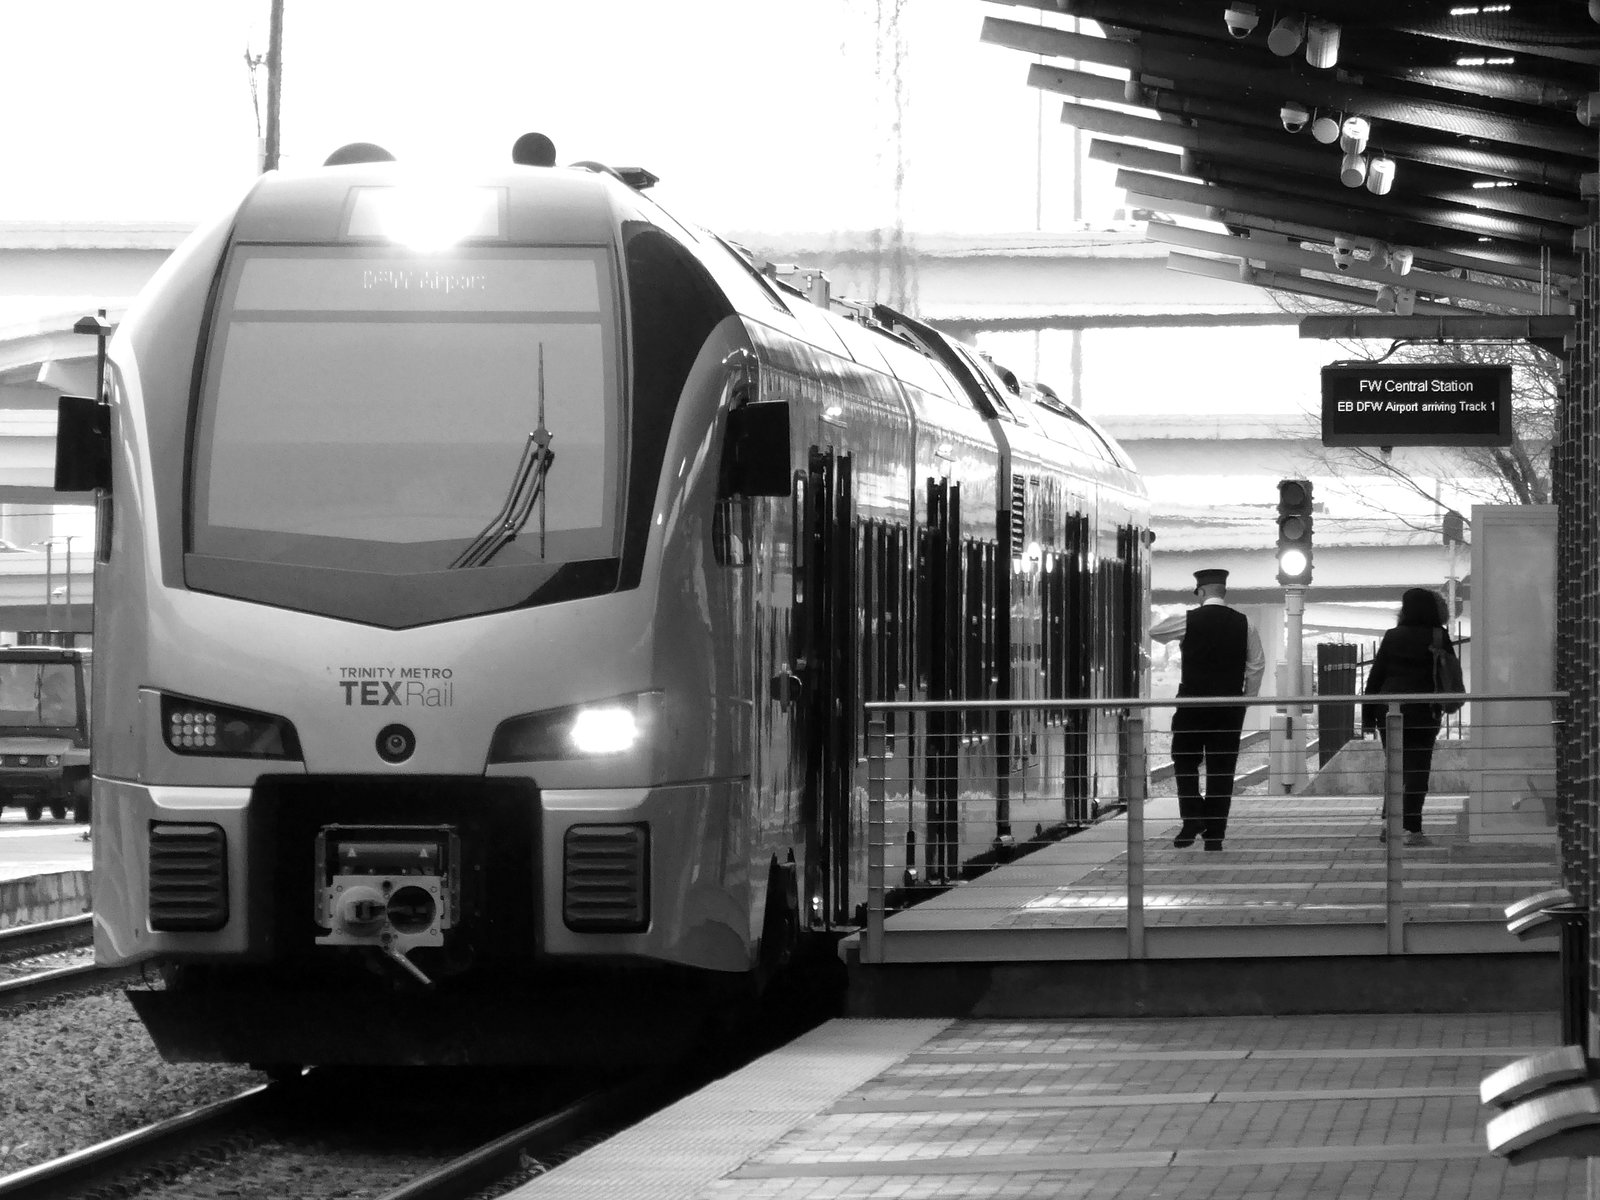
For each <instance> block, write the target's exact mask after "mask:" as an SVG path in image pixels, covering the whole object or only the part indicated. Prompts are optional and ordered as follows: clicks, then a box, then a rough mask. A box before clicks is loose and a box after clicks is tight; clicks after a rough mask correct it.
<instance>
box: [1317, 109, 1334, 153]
mask: <svg viewBox="0 0 1600 1200" xmlns="http://www.w3.org/2000/svg"><path fill="white" fill-rule="evenodd" d="M1311 136H1312V137H1314V138H1316V139H1317V141H1319V142H1321V143H1322V144H1323V145H1324V146H1331V145H1333V143H1335V142H1337V141H1338V140H1339V118H1338V116H1337V115H1335V114H1334V113H1331V112H1327V111H1326V110H1318V112H1317V115H1316V117H1315V119H1314V120H1313V121H1312V122H1311Z"/></svg>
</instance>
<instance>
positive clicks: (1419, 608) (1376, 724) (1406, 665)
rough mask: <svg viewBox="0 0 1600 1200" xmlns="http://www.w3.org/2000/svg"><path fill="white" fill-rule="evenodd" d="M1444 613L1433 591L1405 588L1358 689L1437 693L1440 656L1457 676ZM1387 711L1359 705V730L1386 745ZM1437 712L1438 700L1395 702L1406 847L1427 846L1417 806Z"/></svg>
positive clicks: (1436, 730) (1420, 801)
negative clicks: (1373, 733) (1396, 615)
mask: <svg viewBox="0 0 1600 1200" xmlns="http://www.w3.org/2000/svg"><path fill="white" fill-rule="evenodd" d="M1444 616H1445V612H1444V601H1443V600H1442V599H1441V598H1440V596H1439V594H1438V593H1437V592H1433V591H1429V590H1428V589H1427V588H1407V589H1406V590H1405V592H1404V594H1403V595H1401V597H1400V616H1399V619H1398V620H1397V621H1396V622H1395V626H1394V628H1393V629H1390V630H1389V631H1388V632H1386V633H1385V634H1384V635H1383V641H1382V642H1381V643H1380V644H1379V646H1378V652H1377V654H1375V655H1374V656H1373V659H1372V667H1371V669H1370V670H1369V671H1368V672H1367V685H1366V687H1365V688H1364V689H1362V694H1363V695H1368V696H1372V695H1381V694H1385V693H1387V694H1391V695H1393V694H1397V693H1406V692H1410V693H1421V692H1438V691H1440V690H1441V687H1440V681H1441V676H1440V675H1439V674H1437V673H1436V672H1437V671H1438V670H1439V666H1438V665H1436V662H1435V660H1436V658H1438V657H1440V656H1442V657H1443V658H1445V659H1447V660H1448V663H1447V664H1445V669H1446V670H1447V671H1448V670H1450V669H1451V668H1453V669H1454V675H1453V677H1452V676H1445V677H1444V678H1446V679H1450V678H1453V679H1457V680H1458V679H1459V678H1460V665H1459V663H1458V662H1457V660H1456V657H1455V647H1454V646H1453V645H1452V643H1451V641H1450V635H1449V633H1447V632H1446V631H1445V628H1444ZM1455 686H1459V685H1455ZM1388 710H1389V706H1388V705H1387V704H1382V703H1377V704H1363V705H1362V706H1361V727H1362V730H1363V731H1365V732H1371V731H1372V730H1377V733H1378V737H1379V739H1380V740H1381V741H1382V742H1383V744H1384V746H1385V747H1386V748H1387V746H1388V729H1387V728H1386V726H1387V721H1386V720H1385V718H1386V717H1387V715H1388ZM1452 711H1454V710H1453V709H1452ZM1441 712H1442V710H1441V708H1440V706H1439V705H1438V704H1428V703H1403V704H1401V705H1400V719H1401V723H1402V741H1401V750H1400V774H1401V786H1402V789H1403V792H1404V799H1403V801H1402V804H1401V810H1400V811H1401V825H1402V827H1403V828H1404V829H1405V844H1406V845H1407V846H1427V845H1431V844H1432V843H1431V841H1430V840H1429V838H1428V836H1427V835H1426V834H1424V833H1423V832H1422V804H1423V801H1424V800H1425V799H1426V798H1427V795H1428V772H1429V771H1430V770H1431V768H1432V766H1433V744H1434V742H1435V741H1437V740H1438V737H1439V724H1440V718H1441ZM1378 836H1379V837H1380V838H1387V837H1388V827H1387V825H1385V827H1384V828H1383V829H1381V830H1380V831H1379V834H1378Z"/></svg>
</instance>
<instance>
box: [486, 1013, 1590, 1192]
mask: <svg viewBox="0 0 1600 1200" xmlns="http://www.w3.org/2000/svg"><path fill="white" fill-rule="evenodd" d="M1558 1030H1559V1021H1558V1018H1557V1016H1556V1014H1554V1013H1542V1012H1534V1013H1499V1014H1474V1015H1466V1014H1406V1015H1374V1016H1291V1017H1266V1018H1263V1017H1250V1018H1241V1017H1225V1018H1216V1017H1207V1018H1187V1019H1180V1020H1137V1019H1135V1020H1056V1021H1028V1022H1017V1021H980V1020H947V1019H946V1020H851V1019H845V1020H837V1021H833V1022H830V1023H829V1024H827V1025H824V1026H822V1027H821V1028H819V1029H817V1030H814V1031H813V1032H811V1033H810V1034H808V1035H806V1036H804V1037H802V1038H799V1039H797V1040H796V1041H794V1042H792V1043H790V1044H789V1045H787V1046H785V1047H783V1048H782V1049H780V1050H778V1051H776V1052H774V1053H773V1054H770V1055H768V1056H767V1057H765V1058H763V1059H761V1060H760V1061H759V1062H756V1063H753V1064H751V1065H750V1066H748V1067H746V1068H744V1069H742V1070H740V1071H738V1072H736V1073H734V1074H731V1075H729V1076H727V1077H726V1078H724V1079H721V1080H719V1081H717V1082H716V1083H713V1084H711V1085H710V1086H708V1087H706V1088H704V1089H702V1090H701V1091H699V1092H697V1093H696V1094H694V1095H692V1096H690V1097H687V1098H686V1099H684V1100H682V1101H680V1102H679V1103H677V1104H675V1105H673V1106H671V1107H670V1108H667V1109H665V1110H663V1111H662V1112H660V1113H658V1114H656V1115H655V1116H653V1117H650V1118H648V1119H646V1120H644V1121H642V1122H640V1123H639V1124H637V1125H635V1126H634V1127H632V1128H630V1129H628V1130H625V1131H623V1132H621V1133H619V1134H617V1135H615V1136H614V1137H612V1138H610V1139H608V1140H607V1141H606V1142H604V1143H603V1144H601V1145H599V1146H596V1147H595V1148H593V1149H591V1150H589V1151H587V1152H585V1153H584V1154H581V1155H579V1156H578V1157H576V1158H574V1159H572V1160H570V1161H568V1162H566V1163H563V1164H561V1165H560V1166H557V1167H556V1168H555V1169H553V1170H551V1171H550V1172H549V1173H547V1174H545V1175H542V1176H540V1177H538V1178H537V1179H534V1180H532V1181H530V1182H529V1183H527V1184H525V1185H523V1186H522V1187H520V1188H518V1189H516V1190H514V1191H512V1192H509V1193H507V1195H508V1196H512V1197H517V1198H519V1200H580V1198H582V1200H601V1198H604V1200H628V1198H630V1197H639V1198H640V1200H645V1198H648V1200H677V1198H682V1200H689V1198H691V1197H693V1198H696V1200H823V1198H827V1200H834V1198H841V1197H853V1198H858V1200H867V1198H878V1197H883V1198H884V1200H888V1198H891V1197H893V1198H894V1200H907V1198H912V1197H928V1196H961V1197H964V1198H967V1200H986V1198H988V1197H995V1198H1001V1197H1004V1198H1005V1200H1023V1198H1035V1197H1036V1198H1038V1200H1046V1198H1050V1200H1060V1198H1072V1197H1083V1198H1091V1197H1092V1198H1093V1200H1150V1198H1151V1197H1158V1196H1172V1197H1177V1196H1184V1197H1212V1198H1214V1200H1226V1198H1238V1200H1255V1198H1257V1197H1259V1198H1263V1200H1265V1198H1268V1197H1294V1198H1295V1200H1334V1198H1338V1200H1358V1198H1359V1200H1400V1198H1401V1197H1405V1198H1406V1200H1417V1198H1419V1197H1440V1198H1444V1197H1448V1198H1449V1200H1490V1198H1494V1200H1579V1198H1580V1197H1583V1196H1584V1195H1585V1194H1586V1184H1585V1172H1586V1168H1585V1162H1584V1160H1581V1159H1574V1160H1569V1159H1548V1160H1545V1161H1542V1162H1534V1163H1529V1164H1526V1165H1522V1166H1511V1165H1509V1164H1508V1163H1507V1162H1506V1161H1505V1160H1503V1159H1500V1158H1497V1157H1495V1156H1493V1155H1491V1154H1490V1153H1489V1152H1488V1150H1487V1148H1486V1140H1485V1124H1486V1121H1487V1119H1488V1118H1489V1117H1490V1116H1492V1115H1493V1111H1492V1110H1487V1109H1484V1108H1483V1107H1482V1106H1481V1105H1480V1103H1479V1098H1478V1085H1479V1082H1480V1081H1481V1080H1482V1078H1483V1077H1484V1076H1485V1075H1487V1074H1489V1073H1490V1072H1492V1071H1494V1070H1495V1069H1497V1068H1499V1067H1501V1066H1503V1065H1505V1064H1507V1063H1509V1062H1512V1061H1514V1060H1516V1059H1519V1058H1522V1057H1524V1056H1526V1055H1528V1054H1531V1053H1535V1052H1537V1051H1539V1050H1544V1049H1549V1048H1550V1047H1552V1046H1554V1045H1556V1044H1557V1038H1558Z"/></svg>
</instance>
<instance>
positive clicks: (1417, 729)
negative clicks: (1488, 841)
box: [1173, 704, 1439, 833]
mask: <svg viewBox="0 0 1600 1200" xmlns="http://www.w3.org/2000/svg"><path fill="white" fill-rule="evenodd" d="M1400 721H1401V729H1400V787H1401V800H1400V824H1401V827H1402V828H1404V830H1405V831H1406V832H1407V833H1421V832H1422V802H1423V801H1424V800H1426V799H1427V798H1428V774H1429V772H1430V771H1431V770H1432V769H1433V744H1434V742H1436V741H1437V740H1438V739H1439V709H1438V707H1437V706H1436V705H1432V704H1402V705H1401V706H1400ZM1387 725H1388V722H1386V721H1380V722H1379V723H1378V740H1379V741H1381V742H1382V743H1383V745H1384V748H1385V749H1388V746H1389V738H1388V729H1387ZM1174 740H1176V739H1174ZM1173 760H1174V761H1176V760H1177V751H1173Z"/></svg>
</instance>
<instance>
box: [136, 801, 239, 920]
mask: <svg viewBox="0 0 1600 1200" xmlns="http://www.w3.org/2000/svg"><path fill="white" fill-rule="evenodd" d="M227 922H228V838H227V835H226V834H224V833H223V832H222V827H221V826H220V825H209V824H199V823H192V822H184V823H181V824H180V823H159V822H152V823H151V825H150V928H151V929H155V930H160V931H164V932H172V933H178V932H196V931H203V930H214V929H221V928H222V927H223V926H224V925H226V924H227Z"/></svg>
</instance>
